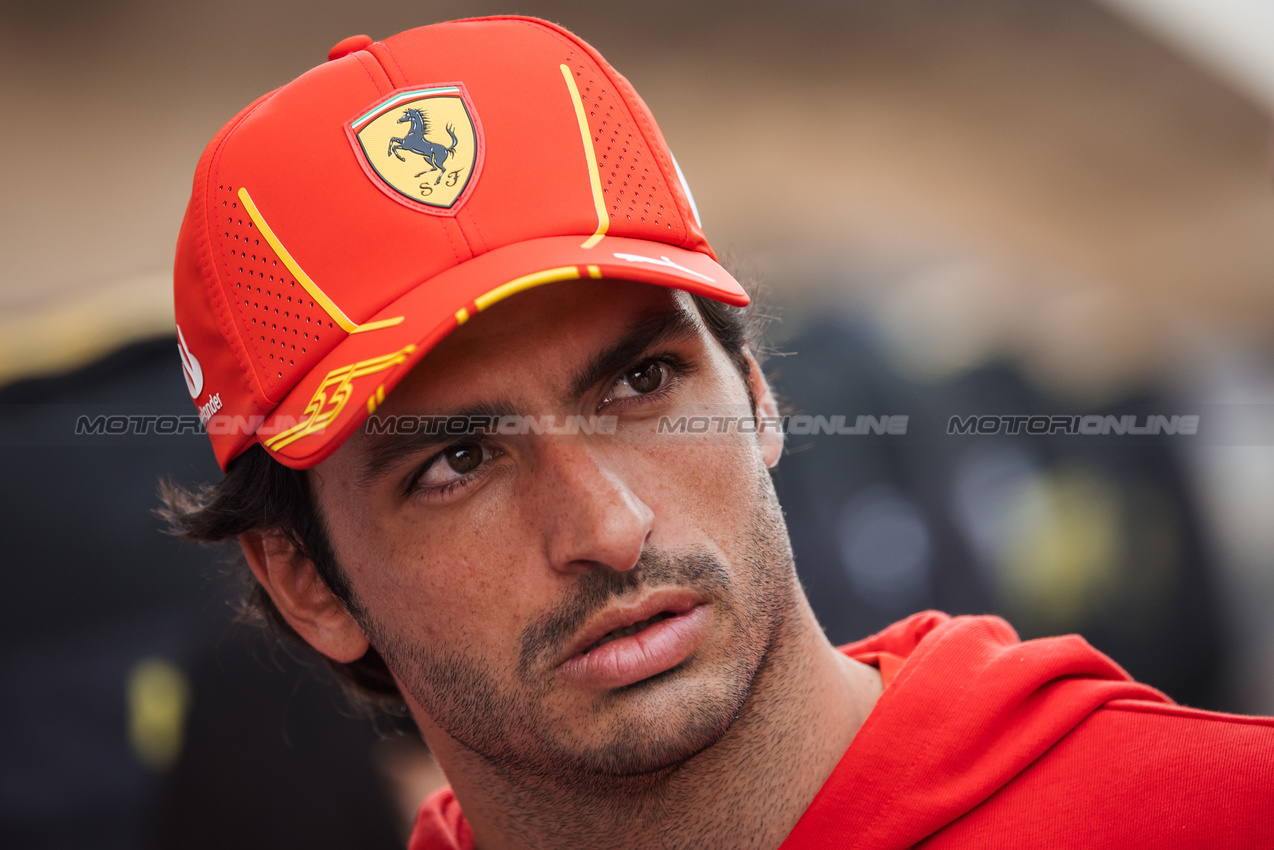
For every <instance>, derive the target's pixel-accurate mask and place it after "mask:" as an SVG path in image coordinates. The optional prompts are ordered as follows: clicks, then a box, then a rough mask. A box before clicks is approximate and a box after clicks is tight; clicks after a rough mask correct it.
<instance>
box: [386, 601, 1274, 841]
mask: <svg viewBox="0 0 1274 850" xmlns="http://www.w3.org/2000/svg"><path fill="white" fill-rule="evenodd" d="M842 651H843V652H844V653H845V654H847V655H849V656H851V657H852V658H856V659H858V660H859V661H862V662H864V663H867V664H872V665H873V666H876V667H878V668H880V671H881V677H882V679H883V680H884V682H885V685H886V687H885V691H884V693H883V694H882V695H881V697H880V699H879V701H877V703H876V706H875V708H874V709H873V710H872V712H871V714H870V716H868V718H867V722H866V723H864V724H863V727H862V729H860V730H859V732H858V734H857V735H856V736H855V737H854V741H853V743H852V744H851V745H850V747H849V749H848V750H846V752H845V755H844V756H843V757H842V758H841V760H840V763H839V764H837V766H836V768H835V769H834V770H833V771H832V775H831V776H830V777H829V778H828V780H827V782H826V783H825V784H824V785H823V788H822V789H821V790H820V791H819V793H818V794H817V795H816V796H815V797H814V800H813V801H812V802H811V803H810V805H809V808H807V809H806V810H805V813H804V814H803V815H802V816H801V819H800V821H798V822H797V824H796V827H795V828H794V829H793V830H792V832H791V834H790V835H789V836H788V837H787V840H786V841H784V842H783V844H782V847H781V848H780V850H812V849H813V848H820V850H821V848H833V847H845V848H850V847H854V848H871V850H877V848H880V850H884V848H905V847H912V846H915V845H919V846H921V847H924V848H932V850H937V848H949V847H976V848H993V847H1013V848H1023V847H1049V848H1071V847H1073V848H1094V847H1121V848H1122V847H1150V848H1155V850H1168V849H1169V848H1203V847H1216V848H1274V718H1263V717H1240V716H1236V715H1228V714H1216V713H1212V712H1206V711H1197V710H1194V709H1189V708H1182V707H1180V706H1177V705H1175V704H1174V703H1173V702H1172V701H1171V700H1169V699H1168V698H1167V697H1166V696H1164V695H1163V694H1162V693H1160V692H1159V691H1156V690H1155V689H1153V688H1150V687H1147V686H1145V685H1139V684H1137V683H1135V682H1133V681H1132V680H1131V679H1130V678H1129V677H1128V674H1127V673H1125V672H1124V671H1123V670H1121V669H1120V668H1119V666H1118V665H1116V664H1115V663H1114V662H1113V661H1111V660H1110V659H1109V658H1107V657H1106V656H1104V655H1102V654H1101V653H1100V652H1098V651H1097V650H1095V649H1093V648H1092V647H1091V646H1089V645H1088V644H1087V643H1086V642H1085V641H1084V640H1083V638H1080V637H1078V636H1075V635H1070V636H1067V637H1059V638H1047V639H1043V640H1033V641H1027V642H1025V643H1023V642H1021V641H1019V640H1018V638H1017V635H1016V634H1015V633H1014V631H1013V629H1012V628H1011V627H1010V626H1009V625H1008V624H1007V623H1005V622H1004V621H1003V620H1001V619H999V618H998V617H955V618H951V617H948V616H947V615H945V614H939V613H935V612H926V613H922V614H916V615H914V616H912V617H909V618H908V619H906V620H903V621H901V622H899V623H895V624H894V625H892V626H890V627H889V628H888V629H886V630H884V631H883V632H881V633H879V634H877V635H874V636H872V637H870V638H867V639H866V640H862V641H859V642H857V643H853V644H850V645H848V646H845V647H842ZM473 846H474V844H473V833H472V832H471V830H470V829H469V825H468V823H466V822H465V820H464V816H463V815H462V814H461V812H460V806H459V804H458V803H457V802H456V799H455V796H454V795H453V794H452V793H451V790H450V789H443V790H442V791H440V792H438V793H437V794H435V795H433V796H432V797H430V798H429V799H428V800H426V801H425V804H424V805H423V806H422V807H421V809H420V813H419V815H418V817H417V821H416V828H415V830H414V831H413V833H412V836H411V842H410V850H472V848H473Z"/></svg>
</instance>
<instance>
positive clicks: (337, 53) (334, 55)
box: [327, 35, 372, 62]
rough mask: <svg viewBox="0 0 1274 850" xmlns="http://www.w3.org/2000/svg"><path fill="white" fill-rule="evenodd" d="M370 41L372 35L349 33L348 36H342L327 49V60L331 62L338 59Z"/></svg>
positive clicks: (361, 47) (360, 48) (365, 45)
mask: <svg viewBox="0 0 1274 850" xmlns="http://www.w3.org/2000/svg"><path fill="white" fill-rule="evenodd" d="M371 43H372V37H371V36H370V35H351V36H350V37H349V38H342V39H341V40H340V41H338V42H336V45H335V46H334V47H333V48H332V49H331V50H329V51H327V61H328V62H332V61H335V60H337V59H340V58H341V57H342V56H347V55H349V54H350V53H353V52H354V51H355V50H362V49H363V48H364V47H367V46H368V45H369V44H371Z"/></svg>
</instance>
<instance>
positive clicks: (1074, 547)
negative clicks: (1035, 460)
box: [998, 468, 1127, 625]
mask: <svg viewBox="0 0 1274 850" xmlns="http://www.w3.org/2000/svg"><path fill="white" fill-rule="evenodd" d="M1010 517H1011V519H1010V528H1011V531H1010V532H1009V538H1008V540H1007V541H1006V544H1007V545H1006V546H1005V547H1004V549H1003V551H1002V553H1001V558H1000V563H999V571H998V572H999V578H1000V582H1001V587H1000V590H1001V593H1002V595H1003V598H1004V599H1005V600H1006V601H1007V602H1008V603H1009V604H1010V606H1011V607H1013V608H1014V609H1016V610H1019V611H1029V612H1030V613H1031V614H1033V615H1034V616H1035V617H1037V618H1039V620H1041V621H1042V622H1043V623H1047V624H1049V625H1063V624H1065V625H1070V624H1074V623H1077V622H1082V621H1083V620H1084V619H1085V615H1086V614H1088V613H1091V612H1092V611H1093V610H1094V609H1097V608H1099V607H1100V606H1101V603H1102V602H1103V600H1104V599H1105V598H1106V597H1107V596H1109V595H1110V594H1111V593H1113V592H1114V591H1115V590H1116V588H1117V585H1118V582H1119V571H1120V566H1121V564H1122V563H1123V562H1124V561H1125V560H1126V557H1127V553H1126V549H1127V544H1126V541H1125V540H1124V539H1123V534H1122V533H1121V531H1120V529H1121V527H1122V502H1121V499H1120V496H1119V493H1118V491H1117V490H1116V489H1115V488H1114V486H1113V485H1112V483H1111V482H1109V481H1108V480H1106V479H1104V478H1103V477H1102V476H1101V475H1100V474H1098V473H1097V472H1095V471H1093V470H1089V469H1076V468H1071V469H1061V470H1058V471H1056V472H1053V473H1050V474H1047V475H1043V476H1040V477H1039V478H1037V479H1036V480H1035V481H1034V482H1032V484H1031V485H1030V486H1029V487H1028V488H1027V489H1026V492H1024V493H1022V495H1021V497H1020V498H1019V499H1018V501H1017V504H1016V505H1015V506H1014V508H1013V509H1012V510H1011V514H1010Z"/></svg>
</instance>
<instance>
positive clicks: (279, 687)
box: [151, 623, 406, 850]
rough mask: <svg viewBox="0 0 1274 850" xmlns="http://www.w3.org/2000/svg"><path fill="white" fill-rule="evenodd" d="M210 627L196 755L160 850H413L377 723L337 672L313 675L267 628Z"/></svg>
mask: <svg viewBox="0 0 1274 850" xmlns="http://www.w3.org/2000/svg"><path fill="white" fill-rule="evenodd" d="M207 625H209V626H213V628H211V629H209V630H207V631H206V632H205V635H204V638H203V639H201V640H199V641H198V645H199V647H200V650H199V651H198V652H197V653H196V654H195V658H194V660H193V664H192V667H191V683H192V689H193V692H194V695H195V697H194V708H193V710H192V712H191V715H190V722H189V725H188V726H187V734H186V740H187V743H186V747H185V749H184V751H183V754H182V758H181V760H180V761H179V762H178V763H177V766H176V767H175V768H174V770H173V771H172V773H171V774H170V775H169V776H168V778H167V781H166V782H165V784H164V788H163V791H162V794H161V797H160V801H159V806H158V809H157V814H156V822H155V833H154V836H153V843H152V844H151V846H152V847H155V848H157V849H158V848H163V850H168V848H171V850H201V848H209V850H212V848H217V850H220V849H221V848H225V847H235V848H245V850H256V848H260V850H268V849H269V848H281V847H297V848H302V847H303V848H320V850H325V848H330V849H331V850H338V848H350V847H360V848H361V847H366V848H386V850H388V848H394V850H399V848H401V847H403V846H404V844H405V842H406V835H405V834H401V833H400V832H399V822H400V820H401V818H400V816H399V813H398V812H397V811H395V809H394V807H393V804H392V802H391V799H390V795H389V794H388V793H387V791H388V789H387V788H386V784H385V782H384V780H383V779H382V778H381V777H380V776H378V775H377V773H376V772H375V770H374V768H373V765H372V760H371V753H372V748H373V746H374V745H375V744H376V742H377V736H376V734H375V732H374V730H373V727H372V724H371V723H370V722H368V721H367V720H366V719H359V718H355V717H352V716H349V709H348V708H347V707H346V705H345V703H344V702H343V701H344V697H343V696H342V695H341V694H340V693H339V691H338V690H337V688H336V686H335V685H334V683H332V681H331V680H330V679H329V678H328V675H327V673H326V671H325V670H324V669H323V668H321V667H320V666H317V665H316V666H315V667H313V668H309V669H306V668H304V667H302V665H300V664H298V663H297V662H296V661H295V660H293V659H292V658H290V657H289V656H288V654H287V653H284V652H282V651H281V650H280V649H279V648H278V647H277V646H274V645H272V644H273V640H272V639H271V638H268V637H267V636H266V635H265V634H264V633H261V632H259V631H257V630H255V629H250V628H248V627H246V626H238V627H236V628H233V629H230V630H227V629H226V628H225V625H224V623H222V624H216V625H213V624H212V623H209V624H207ZM209 638H211V640H209Z"/></svg>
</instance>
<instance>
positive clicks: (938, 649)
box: [781, 611, 1171, 850]
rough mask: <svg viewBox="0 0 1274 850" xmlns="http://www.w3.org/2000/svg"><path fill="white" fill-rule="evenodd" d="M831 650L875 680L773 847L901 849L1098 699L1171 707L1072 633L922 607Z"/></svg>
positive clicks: (1031, 757)
mask: <svg viewBox="0 0 1274 850" xmlns="http://www.w3.org/2000/svg"><path fill="white" fill-rule="evenodd" d="M842 651H843V652H844V653H845V654H846V655H849V656H850V657H852V658H855V659H856V660H859V661H862V662H864V663H867V664H871V665H873V666H877V667H879V668H880V669H881V673H882V678H883V679H885V681H886V688H885V691H884V693H883V694H881V697H880V699H879V700H878V701H877V703H876V707H875V708H874V709H873V710H872V713H871V715H870V716H869V717H868V718H867V721H866V722H865V723H864V724H863V727H862V728H861V729H860V730H859V732H858V735H857V736H856V737H855V738H854V741H853V743H852V744H851V745H850V747H849V749H848V750H847V751H846V753H845V755H844V757H843V758H842V759H841V761H840V763H839V764H838V765H837V766H836V768H835V770H834V771H833V772H832V775H831V777H829V779H828V781H827V782H826V783H825V784H824V786H823V788H822V790H821V791H820V792H819V793H818V795H817V796H816V797H815V798H814V801H813V802H812V803H811V804H810V806H809V808H808V809H807V810H806V812H805V814H804V815H803V816H802V817H801V820H800V821H799V822H798V823H797V825H796V828H795V829H794V830H793V831H792V833H791V834H790V835H789V836H788V838H787V840H786V841H785V842H784V843H783V845H782V848H781V850H797V848H805V847H830V846H861V847H872V848H893V847H897V848H902V847H910V846H912V845H913V844H916V843H917V842H919V841H921V840H923V839H924V838H926V837H927V836H929V835H931V834H933V833H934V832H936V831H938V830H939V829H941V828H943V827H944V826H946V825H947V824H949V823H951V822H952V821H953V820H955V819H956V818H958V817H960V816H961V815H963V814H965V813H966V812H968V811H970V810H971V809H973V808H974V807H975V806H977V805H978V804H979V803H981V802H982V801H984V800H986V799H987V798H988V797H990V796H991V795H993V794H994V793H995V792H996V791H997V790H999V789H1000V788H1002V787H1003V786H1004V785H1005V784H1007V783H1008V782H1009V781H1010V780H1012V779H1013V778H1014V777H1015V776H1017V775H1018V774H1019V773H1020V772H1021V771H1022V770H1023V769H1025V768H1026V767H1027V766H1028V765H1030V764H1031V762H1033V761H1035V760H1036V759H1037V758H1039V757H1040V756H1041V755H1042V754H1043V753H1044V752H1045V751H1046V750H1048V749H1049V748H1050V747H1051V746H1053V745H1054V744H1055V743H1057V742H1058V741H1059V740H1061V739H1062V738H1063V737H1065V736H1066V735H1067V734H1068V733H1069V732H1070V731H1071V730H1073V729H1074V728H1075V727H1076V726H1078V725H1079V724H1080V723H1081V722H1082V721H1083V720H1084V719H1085V718H1086V717H1088V716H1089V715H1090V714H1092V712H1093V711H1095V710H1096V709H1098V708H1100V707H1101V706H1102V705H1104V704H1105V703H1107V702H1109V701H1111V700H1115V699H1138V700H1143V701H1152V702H1158V703H1171V700H1169V699H1168V697H1167V696H1165V695H1164V694H1162V693H1161V692H1159V691H1157V690H1155V689H1154V688H1150V687H1147V686H1145V685H1139V684H1136V683H1135V682H1133V681H1132V679H1131V677H1129V675H1128V674H1127V673H1125V672H1124V671H1123V670H1122V669H1121V668H1120V667H1119V665H1117V664H1116V663H1115V662H1113V661H1111V660H1110V659H1109V658H1107V657H1106V656H1105V655H1103V654H1101V653H1100V652H1098V651H1097V650H1095V649H1093V647H1091V646H1090V645H1089V644H1088V643H1087V642H1086V641H1085V640H1084V639H1083V638H1081V637H1079V636H1077V635H1067V636H1065V637H1056V638H1045V639H1041V640H1032V641H1026V642H1022V641H1021V640H1019V639H1018V636H1017V633H1016V632H1014V631H1013V628H1012V627H1011V626H1010V625H1009V624H1008V623H1006V622H1005V621H1004V620H1002V619H1000V618H999V617H949V616H947V615H946V614H941V613H938V612H934V611H926V612H923V613H920V614H916V615H913V616H911V617H909V618H907V619H906V620H902V621H901V622H898V623H895V624H894V625H892V626H890V627H889V628H887V629H885V630H884V631H882V632H880V633H879V634H876V635H873V636H872V637H869V638H867V639H866V640H862V641H858V642H857V643H853V644H849V645H848V646H845V647H842ZM829 836H836V838H835V839H833V841H832V843H830V844H829V843H828V839H829ZM841 842H843V843H841Z"/></svg>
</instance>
